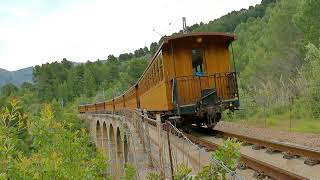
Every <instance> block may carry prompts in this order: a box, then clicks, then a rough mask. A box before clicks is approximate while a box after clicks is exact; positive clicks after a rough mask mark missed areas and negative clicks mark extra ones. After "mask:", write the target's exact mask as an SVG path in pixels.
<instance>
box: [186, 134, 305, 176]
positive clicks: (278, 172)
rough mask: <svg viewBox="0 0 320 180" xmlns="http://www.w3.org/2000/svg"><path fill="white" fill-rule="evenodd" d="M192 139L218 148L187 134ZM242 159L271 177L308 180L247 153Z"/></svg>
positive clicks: (202, 144)
mask: <svg viewBox="0 0 320 180" xmlns="http://www.w3.org/2000/svg"><path fill="white" fill-rule="evenodd" d="M185 135H186V136H187V137H188V138H189V139H190V140H191V141H193V142H194V143H197V144H199V145H201V146H203V147H205V148H207V149H208V150H215V149H217V148H218V144H216V143H213V142H210V141H207V140H204V139H201V138H199V137H196V136H193V135H190V134H185ZM241 161H242V162H243V163H245V165H246V166H248V167H250V168H251V169H253V170H255V171H257V172H263V173H264V175H267V176H269V177H272V178H274V179H278V180H288V179H290V180H306V179H308V178H305V177H302V176H300V175H297V174H295V173H293V172H289V171H287V170H284V169H281V168H278V167H275V166H273V165H271V164H268V163H266V162H263V161H260V160H257V159H254V158H252V157H249V156H247V155H244V154H242V153H241Z"/></svg>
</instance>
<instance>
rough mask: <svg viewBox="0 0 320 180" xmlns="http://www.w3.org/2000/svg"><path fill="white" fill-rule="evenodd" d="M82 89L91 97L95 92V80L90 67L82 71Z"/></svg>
mask: <svg viewBox="0 0 320 180" xmlns="http://www.w3.org/2000/svg"><path fill="white" fill-rule="evenodd" d="M84 91H85V94H86V95H87V96H88V97H91V96H93V95H94V93H95V92H96V81H95V79H94V77H93V75H92V72H91V71H90V69H85V71H84Z"/></svg>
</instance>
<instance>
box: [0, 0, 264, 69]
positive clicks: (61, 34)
mask: <svg viewBox="0 0 320 180" xmlns="http://www.w3.org/2000/svg"><path fill="white" fill-rule="evenodd" d="M259 2H260V1H259V0H242V1H241V2H240V1H234V0H225V1H218V0H198V1H194V0H184V1H182V0H162V1H155V0H140V1H126V0H117V1H109V0H97V1H90V2H85V3H78V4H76V3H74V4H73V5H68V6H66V7H65V8H61V7H60V9H58V10H55V11H53V12H50V13H47V14H46V15H42V16H40V17H37V18H35V20H30V19H29V20H28V23H23V22H24V21H23V22H22V23H21V22H20V23H15V22H12V23H10V24H9V25H8V24H5V25H4V23H1V22H0V43H1V42H4V43H2V44H5V45H6V47H4V51H3V52H2V53H0V67H1V68H6V69H9V70H15V69H19V68H23V67H26V66H31V65H36V64H42V63H46V62H48V61H50V62H51V61H60V60H62V58H64V57H66V58H67V59H69V60H72V61H82V62H84V61H86V60H88V59H90V60H96V59H105V58H106V57H107V55H108V54H115V55H119V53H124V52H129V51H133V50H135V49H137V48H140V47H143V46H149V45H150V43H151V42H153V41H158V40H159V38H160V36H159V35H158V34H156V33H155V32H153V29H156V30H157V31H159V32H160V33H162V34H166V35H168V34H171V33H172V32H175V31H178V30H179V29H181V26H182V22H181V17H182V16H186V17H187V24H188V25H192V24H194V23H199V22H200V21H203V22H208V21H209V20H213V19H215V18H218V17H220V16H221V15H224V14H226V13H228V12H230V11H232V10H239V9H241V8H247V7H248V6H249V5H255V4H257V3H259ZM0 11H1V10H0ZM32 13H34V12H31V14H30V10H28V9H26V10H25V11H19V10H18V12H13V14H15V15H16V16H19V17H25V16H32V17H33V16H34V14H32ZM20 20H21V19H20ZM169 23H171V25H170V26H169ZM0 48H1V46H0ZM0 52H1V50H0Z"/></svg>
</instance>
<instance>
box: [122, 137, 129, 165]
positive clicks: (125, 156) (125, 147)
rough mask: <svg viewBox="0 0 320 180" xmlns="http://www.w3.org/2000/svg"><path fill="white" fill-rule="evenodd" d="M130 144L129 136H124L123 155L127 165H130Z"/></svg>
mask: <svg viewBox="0 0 320 180" xmlns="http://www.w3.org/2000/svg"><path fill="white" fill-rule="evenodd" d="M128 146H129V143H128V138H127V135H126V134H125V135H124V136H123V154H124V162H125V163H128V153H129V152H128V151H129V148H128Z"/></svg>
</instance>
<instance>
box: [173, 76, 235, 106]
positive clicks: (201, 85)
mask: <svg viewBox="0 0 320 180" xmlns="http://www.w3.org/2000/svg"><path fill="white" fill-rule="evenodd" d="M173 84H174V85H173V86H174V87H173V89H174V92H173V96H177V97H178V98H179V100H178V101H179V105H188V104H193V103H196V102H198V101H199V100H200V98H201V93H202V91H203V90H206V89H214V90H215V91H216V93H217V97H218V100H219V101H224V100H229V99H235V98H238V85H237V75H236V72H223V73H214V74H209V75H203V76H179V77H176V78H175V79H174V83H173ZM177 97H174V99H177Z"/></svg>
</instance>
